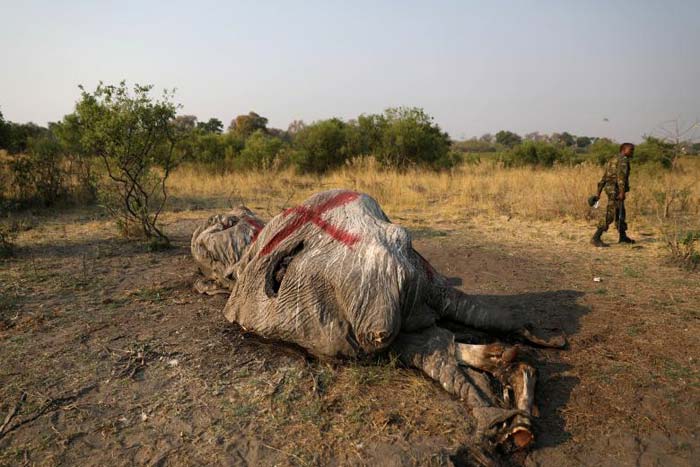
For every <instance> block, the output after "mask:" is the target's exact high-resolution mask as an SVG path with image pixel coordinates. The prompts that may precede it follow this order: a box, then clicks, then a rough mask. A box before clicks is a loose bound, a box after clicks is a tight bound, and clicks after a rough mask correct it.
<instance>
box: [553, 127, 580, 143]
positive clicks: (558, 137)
mask: <svg viewBox="0 0 700 467" xmlns="http://www.w3.org/2000/svg"><path fill="white" fill-rule="evenodd" d="M552 142H553V143H556V144H561V145H562V146H573V145H575V144H576V138H575V137H574V136H573V135H572V134H571V133H568V132H566V131H565V132H563V133H554V134H553V135H552Z"/></svg>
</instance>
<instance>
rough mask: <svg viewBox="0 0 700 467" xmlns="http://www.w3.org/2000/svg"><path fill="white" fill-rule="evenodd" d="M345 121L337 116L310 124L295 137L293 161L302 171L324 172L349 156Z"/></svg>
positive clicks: (337, 165)
mask: <svg viewBox="0 0 700 467" xmlns="http://www.w3.org/2000/svg"><path fill="white" fill-rule="evenodd" d="M345 126H346V125H345V123H343V122H342V121H341V120H339V119H337V118H332V119H329V120H322V121H320V122H315V123H313V124H311V125H308V126H306V127H304V128H302V129H301V130H299V132H298V133H297V134H296V135H295V137H294V154H293V155H292V163H293V164H294V166H295V167H296V168H297V170H299V171H300V172H315V173H322V172H326V171H328V170H330V169H333V168H336V167H340V166H341V165H342V164H343V163H344V162H345V160H346V159H347V158H348V154H347V148H346V139H345V137H346V135H345Z"/></svg>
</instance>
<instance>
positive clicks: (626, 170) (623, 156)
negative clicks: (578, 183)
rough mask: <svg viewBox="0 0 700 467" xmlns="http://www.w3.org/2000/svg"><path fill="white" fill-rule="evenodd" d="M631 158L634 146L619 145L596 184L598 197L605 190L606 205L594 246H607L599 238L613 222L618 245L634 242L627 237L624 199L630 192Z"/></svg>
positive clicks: (593, 240) (594, 236)
mask: <svg viewBox="0 0 700 467" xmlns="http://www.w3.org/2000/svg"><path fill="white" fill-rule="evenodd" d="M633 156H634V144H632V143H623V144H621V145H620V152H619V154H617V155H616V156H613V157H612V158H611V159H610V160H609V161H608V163H607V165H606V166H605V173H604V174H603V178H601V179H600V182H598V196H600V193H601V192H602V191H603V190H605V194H606V195H608V205H607V207H606V208H605V214H604V216H601V219H600V222H598V230H596V231H595V234H594V235H593V238H592V239H591V243H592V244H593V245H594V246H597V247H602V246H608V245H607V244H606V243H603V240H601V238H600V236H601V235H603V232H606V231H607V230H608V227H609V226H610V224H612V223H613V221H615V225H616V226H617V230H618V231H619V232H620V240H619V243H634V240H632V239H631V238H629V237H628V236H627V222H625V217H626V212H625V197H626V195H627V192H629V191H630V183H629V182H630V159H632V157H633Z"/></svg>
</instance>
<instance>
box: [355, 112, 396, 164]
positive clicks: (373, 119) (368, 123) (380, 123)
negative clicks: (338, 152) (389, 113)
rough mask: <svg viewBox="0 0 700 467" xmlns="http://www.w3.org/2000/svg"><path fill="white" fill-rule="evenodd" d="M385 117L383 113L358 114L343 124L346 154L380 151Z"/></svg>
mask: <svg viewBox="0 0 700 467" xmlns="http://www.w3.org/2000/svg"><path fill="white" fill-rule="evenodd" d="M386 126H387V119H386V118H385V117H384V116H383V115H360V116H359V117H357V120H351V121H349V122H348V123H347V125H346V126H345V140H346V148H347V151H346V152H347V156H348V157H355V156H369V155H372V154H375V153H377V152H378V151H380V148H381V144H382V135H383V132H384V131H385V130H386Z"/></svg>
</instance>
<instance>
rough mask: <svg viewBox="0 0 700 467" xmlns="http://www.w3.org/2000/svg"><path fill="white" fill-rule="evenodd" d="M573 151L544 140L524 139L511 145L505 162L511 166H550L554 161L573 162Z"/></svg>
mask: <svg viewBox="0 0 700 467" xmlns="http://www.w3.org/2000/svg"><path fill="white" fill-rule="evenodd" d="M573 155H574V154H573V151H572V150H571V149H569V148H562V147H561V145H557V144H552V143H548V142H545V141H525V142H523V143H522V144H519V145H517V146H515V147H513V148H512V149H511V150H510V151H508V153H507V155H506V160H505V161H506V163H507V164H508V165H513V166H521V165H535V166H544V167H551V166H552V165H554V164H555V163H562V162H564V163H567V162H568V163H575V162H577V161H575V160H574V159H573Z"/></svg>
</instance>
